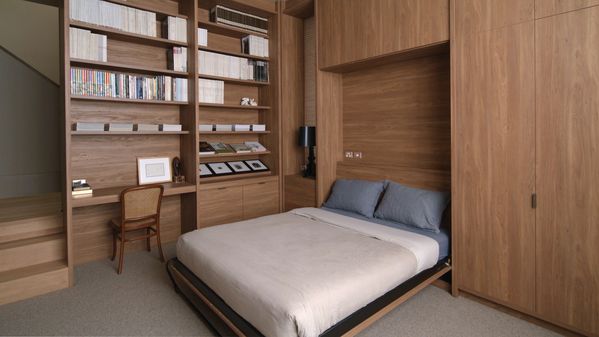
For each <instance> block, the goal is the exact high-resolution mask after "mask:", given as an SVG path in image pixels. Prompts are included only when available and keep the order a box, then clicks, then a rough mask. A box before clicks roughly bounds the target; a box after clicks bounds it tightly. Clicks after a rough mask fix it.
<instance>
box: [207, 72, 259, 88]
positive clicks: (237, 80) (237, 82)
mask: <svg viewBox="0 0 599 337" xmlns="http://www.w3.org/2000/svg"><path fill="white" fill-rule="evenodd" d="M199 77H200V78H206V79H209V80H219V81H225V82H229V83H236V84H244V85H258V86H266V85H270V82H262V81H252V80H239V79H236V78H230V77H221V76H212V75H204V74H200V76H199Z"/></svg>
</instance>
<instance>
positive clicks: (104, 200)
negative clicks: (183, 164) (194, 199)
mask: <svg viewBox="0 0 599 337" xmlns="http://www.w3.org/2000/svg"><path fill="white" fill-rule="evenodd" d="M163 186H164V196H165V197H167V196H171V195H178V194H185V193H194V192H195V191H196V185H195V184H191V183H181V184H175V183H168V184H163ZM127 187H130V186H121V187H110V188H100V189H97V190H94V193H93V194H92V196H83V197H73V203H72V205H73V208H76V207H85V206H94V205H103V204H111V203H115V202H119V198H120V196H121V192H122V191H123V190H124V189H125V188H127Z"/></svg>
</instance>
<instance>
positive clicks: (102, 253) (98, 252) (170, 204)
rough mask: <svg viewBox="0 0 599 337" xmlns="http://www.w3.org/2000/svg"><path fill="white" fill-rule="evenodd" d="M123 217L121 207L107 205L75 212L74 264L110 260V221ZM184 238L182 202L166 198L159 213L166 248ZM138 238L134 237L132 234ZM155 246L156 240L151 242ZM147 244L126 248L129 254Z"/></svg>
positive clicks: (161, 236) (162, 237)
mask: <svg viewBox="0 0 599 337" xmlns="http://www.w3.org/2000/svg"><path fill="white" fill-rule="evenodd" d="M120 214H121V204H119V203H116V204H105V205H99V206H91V207H81V208H75V209H73V245H74V247H73V249H74V256H75V263H76V264H81V263H86V262H90V261H95V260H100V259H108V258H109V257H110V255H111V254H112V230H111V228H110V226H109V224H110V219H113V218H118V217H120ZM180 234H181V202H180V198H179V196H171V197H163V199H162V207H161V211H160V239H161V241H162V244H163V245H164V244H165V243H167V242H172V241H175V240H177V238H178V237H179V235H180ZM133 235H135V233H133ZM151 243H152V246H154V245H155V244H156V240H155V239H152V240H151ZM144 247H145V241H143V240H142V241H138V242H133V243H127V244H125V259H126V258H127V257H126V256H127V253H128V252H131V251H134V250H141V249H144Z"/></svg>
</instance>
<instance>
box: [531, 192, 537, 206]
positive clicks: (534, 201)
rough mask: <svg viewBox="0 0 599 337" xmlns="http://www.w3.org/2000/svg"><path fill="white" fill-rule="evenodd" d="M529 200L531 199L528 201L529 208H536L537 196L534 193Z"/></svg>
mask: <svg viewBox="0 0 599 337" xmlns="http://www.w3.org/2000/svg"><path fill="white" fill-rule="evenodd" d="M530 199H531V200H530V206H531V207H532V208H533V209H535V208H537V194H536V193H533V194H532V196H531V198H530Z"/></svg>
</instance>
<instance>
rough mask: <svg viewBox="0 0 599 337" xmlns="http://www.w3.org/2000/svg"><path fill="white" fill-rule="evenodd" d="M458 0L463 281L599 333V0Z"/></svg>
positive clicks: (457, 206) (478, 291) (457, 158)
mask: <svg viewBox="0 0 599 337" xmlns="http://www.w3.org/2000/svg"><path fill="white" fill-rule="evenodd" d="M576 3H578V4H580V3H582V2H581V1H578V2H576V1H549V0H536V1H534V0H526V1H521V0H510V1H501V2H499V1H497V2H495V1H483V0H477V1H461V0H456V1H453V3H452V20H451V21H452V39H453V46H454V48H453V51H452V56H453V67H454V68H453V69H454V79H453V81H454V82H453V85H454V89H453V99H454V102H453V105H454V106H453V107H454V120H453V125H454V142H453V143H454V153H453V156H454V157H453V161H454V171H453V172H454V175H455V176H454V186H455V188H454V191H453V193H454V194H453V203H454V205H453V206H454V210H455V211H454V222H453V223H454V226H455V228H456V230H458V232H459V234H458V235H457V238H458V241H457V252H456V255H457V256H456V264H457V268H458V272H457V277H458V280H457V282H458V287H459V289H460V290H462V291H465V292H469V293H472V294H475V295H478V296H480V297H483V298H487V299H490V300H492V301H494V302H497V303H500V304H503V305H505V306H508V307H511V308H514V309H516V310H519V311H522V312H525V313H528V314H530V315H533V316H536V317H538V318H541V319H544V320H546V321H549V322H551V323H554V324H556V325H559V326H563V327H565V328H568V329H571V330H574V331H577V332H579V333H582V334H585V335H591V336H596V335H599V268H598V267H599V265H598V264H597V261H599V249H597V243H599V226H598V225H597V218H598V216H599V209H598V207H597V205H599V192H598V189H597V186H599V170H597V167H599V150H598V148H597V145H596V144H598V143H599V133H598V130H599V100H598V99H597V90H598V88H599V78H598V76H597V74H599V6H597V1H594V2H593V1H586V4H585V6H578V5H576Z"/></svg>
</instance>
